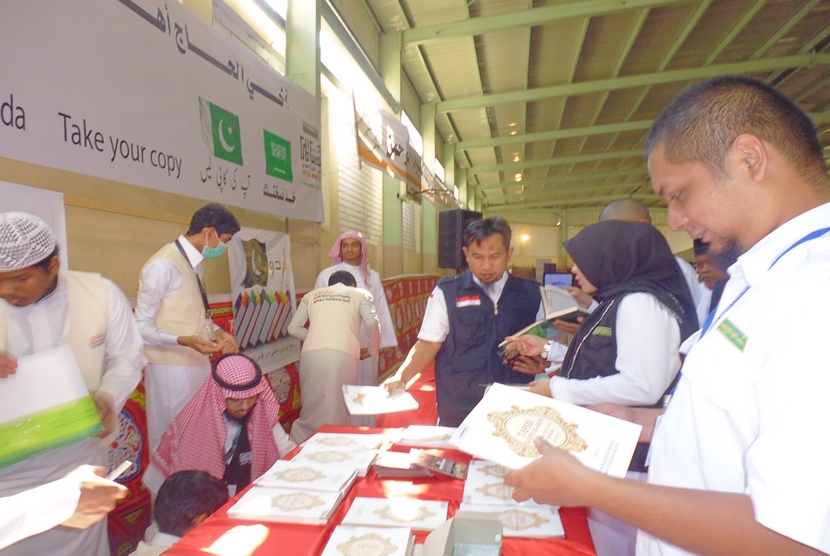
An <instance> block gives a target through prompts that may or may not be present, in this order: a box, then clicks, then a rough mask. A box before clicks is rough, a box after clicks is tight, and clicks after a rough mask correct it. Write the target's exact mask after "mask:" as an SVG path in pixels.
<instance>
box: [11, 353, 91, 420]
mask: <svg viewBox="0 0 830 556" xmlns="http://www.w3.org/2000/svg"><path fill="white" fill-rule="evenodd" d="M2 385H3V387H2V388H0V423H6V422H8V421H11V420H12V419H16V418H18V417H22V416H24V415H29V414H31V413H35V412H37V411H41V410H44V409H49V408H50V407H54V406H56V405H60V404H64V403H67V402H70V401H73V400H77V399H78V398H83V397H85V396H89V390H87V388H86V383H85V382H84V377H83V375H82V374H81V369H79V368H78V363H77V362H76V361H75V355H74V354H73V353H72V350H71V349H70V347H69V346H67V345H62V346H58V347H56V348H52V349H47V350H44V351H39V352H37V353H33V354H32V355H27V356H25V357H21V358H19V359H18V360H17V372H16V373H15V374H13V375H9V376H8V377H7V378H4V379H2Z"/></svg>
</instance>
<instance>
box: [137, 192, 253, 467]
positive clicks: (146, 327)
mask: <svg viewBox="0 0 830 556" xmlns="http://www.w3.org/2000/svg"><path fill="white" fill-rule="evenodd" d="M239 228H240V227H239V222H237V220H236V217H234V215H233V214H232V213H231V212H230V211H229V210H228V209H226V208H225V207H223V206H221V205H217V204H214V203H212V204H209V205H206V206H204V207H202V208H200V209H199V210H197V211H196V212H195V213H194V214H193V218H192V219H191V221H190V228H189V229H188V231H187V232H186V233H185V235H181V236H179V238H178V239H177V240H176V241H174V242H173V243H168V244H167V245H165V246H164V247H162V248H161V249H160V250H159V251H158V252H157V253H156V254H155V255H153V256H152V257H150V259H149V260H148V261H147V263H146V264H145V265H144V268H142V269H141V276H140V277H139V282H138V299H137V301H136V306H135V319H136V322H138V329H139V330H140V331H141V336H142V337H143V338H144V343H145V346H144V353H145V354H146V356H147V359H148V360H149V364H148V365H147V367H146V369H145V370H144V386H145V388H146V391H147V434H148V436H149V448H150V452H149V453H150V456H151V457H152V455H153V454H154V453H155V451H156V449H157V448H158V445H159V442H161V437H162V435H163V434H164V432H165V431H166V430H167V427H169V426H170V423H172V422H173V419H174V418H175V417H176V415H178V414H179V411H181V410H182V408H184V406H186V405H187V402H189V401H190V399H191V398H192V397H193V394H195V393H196V391H197V390H199V388H201V386H202V384H203V383H204V382H205V379H206V378H207V377H208V375H209V374H210V359H209V356H210V355H211V354H214V353H220V352H224V353H237V352H238V351H239V347H238V346H237V344H236V340H234V338H233V336H231V335H230V334H228V333H226V332H225V331H224V330H222V329H221V328H219V327H217V326H216V325H214V324H213V321H212V320H210V316H209V313H208V305H207V303H208V301H207V295H206V294H205V290H204V284H203V281H202V278H201V273H202V266H201V265H202V260H203V259H211V258H214V257H218V256H220V255H222V254H223V253H224V252H225V249H226V244H227V242H229V241H230V240H231V238H232V237H233V235H234V234H235V233H236V232H238V231H239Z"/></svg>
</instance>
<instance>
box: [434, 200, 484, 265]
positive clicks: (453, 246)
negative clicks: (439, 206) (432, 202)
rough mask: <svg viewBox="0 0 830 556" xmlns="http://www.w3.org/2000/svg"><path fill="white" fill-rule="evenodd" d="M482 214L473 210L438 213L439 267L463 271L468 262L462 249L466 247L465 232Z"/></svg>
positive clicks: (452, 210)
mask: <svg viewBox="0 0 830 556" xmlns="http://www.w3.org/2000/svg"><path fill="white" fill-rule="evenodd" d="M476 220H481V213H480V212H476V211H473V210H463V209H451V210H445V211H443V212H439V213H438V267H439V268H455V269H461V268H466V267H467V261H466V259H465V258H464V253H463V251H461V248H462V247H463V246H464V230H465V229H466V228H467V226H468V225H469V224H470V222H474V221H476Z"/></svg>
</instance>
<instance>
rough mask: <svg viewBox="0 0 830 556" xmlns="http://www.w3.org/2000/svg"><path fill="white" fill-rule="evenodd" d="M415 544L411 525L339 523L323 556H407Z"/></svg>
mask: <svg viewBox="0 0 830 556" xmlns="http://www.w3.org/2000/svg"><path fill="white" fill-rule="evenodd" d="M413 545H414V540H413V537H412V529H410V528H409V527H385V528H382V529H381V528H376V527H353V526H350V525H338V526H337V527H335V528H334V531H333V532H332V534H331V538H329V542H327V543H326V548H325V549H324V550H323V554H322V556H343V555H344V554H346V555H352V554H354V555H363V554H383V555H384V556H407V555H408V554H409V553H410V550H411V549H412V547H413Z"/></svg>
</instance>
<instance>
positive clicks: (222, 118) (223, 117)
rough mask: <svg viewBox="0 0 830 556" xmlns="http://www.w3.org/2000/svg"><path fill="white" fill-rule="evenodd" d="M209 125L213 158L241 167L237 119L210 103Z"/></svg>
mask: <svg viewBox="0 0 830 556" xmlns="http://www.w3.org/2000/svg"><path fill="white" fill-rule="evenodd" d="M210 123H211V128H212V130H213V154H214V156H216V157H218V158H221V159H222V160H227V161H228V162H233V163H235V164H239V165H240V166H242V137H241V136H240V134H239V117H237V115H236V114H232V113H230V112H228V111H227V110H225V109H224V108H220V107H218V106H216V105H215V104H213V103H212V102H211V103H210Z"/></svg>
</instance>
